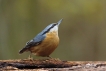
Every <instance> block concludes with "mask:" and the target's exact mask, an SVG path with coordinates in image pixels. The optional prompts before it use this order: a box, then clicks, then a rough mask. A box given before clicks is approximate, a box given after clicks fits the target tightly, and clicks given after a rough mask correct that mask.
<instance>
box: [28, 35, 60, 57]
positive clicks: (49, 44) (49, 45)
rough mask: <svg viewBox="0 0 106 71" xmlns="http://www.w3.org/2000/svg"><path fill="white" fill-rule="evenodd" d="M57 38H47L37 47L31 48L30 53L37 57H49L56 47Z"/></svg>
mask: <svg viewBox="0 0 106 71" xmlns="http://www.w3.org/2000/svg"><path fill="white" fill-rule="evenodd" d="M58 44H59V38H58V36H56V37H54V36H49V37H47V38H45V39H44V41H42V43H41V44H40V45H38V46H35V47H33V48H32V49H31V50H30V51H31V52H32V53H33V54H35V55H37V56H43V57H46V56H49V55H50V54H51V53H52V52H53V51H54V50H55V49H56V48H57V46H58Z"/></svg>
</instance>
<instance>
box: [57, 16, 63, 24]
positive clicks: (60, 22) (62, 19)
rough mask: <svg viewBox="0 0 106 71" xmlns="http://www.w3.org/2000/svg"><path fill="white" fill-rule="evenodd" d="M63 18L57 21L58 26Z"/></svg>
mask: <svg viewBox="0 0 106 71" xmlns="http://www.w3.org/2000/svg"><path fill="white" fill-rule="evenodd" d="M62 20H63V18H62V19H61V20H59V21H58V22H57V25H58V26H59V25H60V23H61V22H62Z"/></svg>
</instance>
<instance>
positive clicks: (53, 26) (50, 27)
mask: <svg viewBox="0 0 106 71" xmlns="http://www.w3.org/2000/svg"><path fill="white" fill-rule="evenodd" d="M55 25H57V24H53V25H52V26H51V27H50V28H48V29H47V31H45V32H44V33H43V34H42V35H44V34H46V33H47V32H49V31H50V29H51V28H53V27H54V26H55Z"/></svg>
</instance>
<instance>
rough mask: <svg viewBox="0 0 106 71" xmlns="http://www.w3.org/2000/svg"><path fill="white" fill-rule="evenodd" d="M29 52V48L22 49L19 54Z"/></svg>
mask: <svg viewBox="0 0 106 71" xmlns="http://www.w3.org/2000/svg"><path fill="white" fill-rule="evenodd" d="M27 50H28V48H23V49H21V50H20V51H19V54H22V53H23V52H25V51H27Z"/></svg>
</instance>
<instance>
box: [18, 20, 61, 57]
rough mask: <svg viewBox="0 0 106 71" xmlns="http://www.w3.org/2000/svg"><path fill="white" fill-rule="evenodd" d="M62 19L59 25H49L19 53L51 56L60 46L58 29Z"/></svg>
mask: <svg viewBox="0 0 106 71" xmlns="http://www.w3.org/2000/svg"><path fill="white" fill-rule="evenodd" d="M61 22H62V19H61V20H60V21H58V22H57V23H52V24H50V25H48V26H47V27H46V28H45V29H44V30H43V31H42V32H40V33H39V34H38V35H37V36H35V37H34V38H33V39H32V40H30V41H28V42H27V43H26V46H25V47H24V48H23V49H21V50H20V51H19V53H20V54H21V53H23V52H25V51H30V52H31V53H32V54H34V55H37V56H42V57H49V55H50V54H51V53H52V52H53V51H54V50H55V49H56V48H57V46H58V44H59V37H58V27H59V25H60V23H61Z"/></svg>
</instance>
